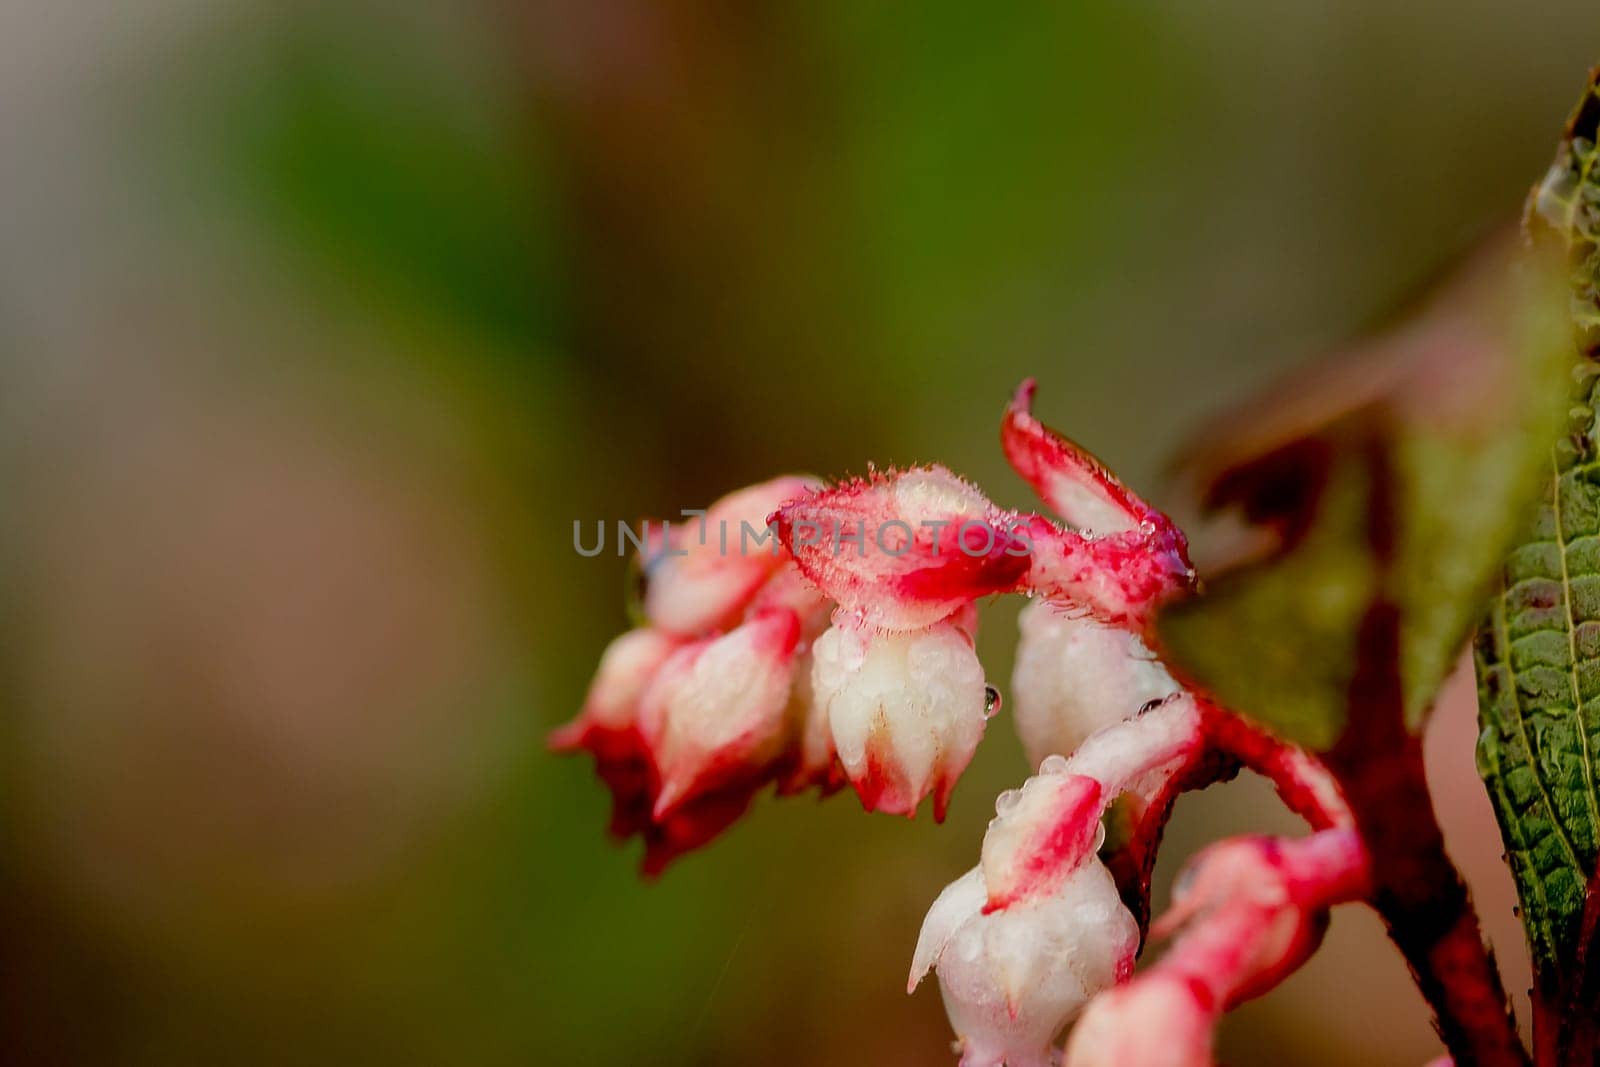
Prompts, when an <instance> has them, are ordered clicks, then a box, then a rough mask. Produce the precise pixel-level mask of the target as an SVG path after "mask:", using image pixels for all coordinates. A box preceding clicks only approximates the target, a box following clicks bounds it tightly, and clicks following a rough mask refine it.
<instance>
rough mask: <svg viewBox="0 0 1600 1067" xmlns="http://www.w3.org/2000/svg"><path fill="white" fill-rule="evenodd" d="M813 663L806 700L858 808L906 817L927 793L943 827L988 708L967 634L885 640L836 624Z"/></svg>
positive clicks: (954, 629) (938, 631) (943, 627)
mask: <svg viewBox="0 0 1600 1067" xmlns="http://www.w3.org/2000/svg"><path fill="white" fill-rule="evenodd" d="M812 655H813V657H814V665H813V667H812V677H811V685H812V692H813V699H814V700H815V701H816V703H817V706H818V707H819V708H825V709H826V711H827V716H828V726H829V730H830V732H831V734H832V737H833V743H834V745H835V747H836V750H837V752H838V756H839V762H840V763H841V764H842V765H843V768H844V772H845V774H846V775H847V776H848V777H849V779H850V782H851V784H852V785H854V786H855V789H856V793H857V795H858V796H860V798H861V803H862V805H863V806H864V807H866V808H867V810H869V811H883V812H888V813H890V814H893V815H908V816H909V815H914V814H916V810H917V806H918V805H919V804H920V803H921V802H922V798H923V797H926V796H929V795H931V796H932V797H933V805H934V818H935V819H939V820H943V818H944V813H945V809H946V806H947V805H948V803H949V799H950V791H951V789H952V788H954V786H955V783H956V779H958V778H959V777H960V776H961V772H962V771H964V770H966V767H967V764H968V763H969V762H971V760H972V754H973V753H974V752H975V751H976V750H977V747H978V742H979V740H981V739H982V737H983V727H984V720H985V718H986V715H987V709H988V702H989V697H988V690H987V687H986V686H985V685H984V681H983V666H982V664H980V663H979V662H978V655H977V653H976V652H975V651H974V650H973V647H972V638H971V636H970V635H969V634H968V633H967V632H966V631H965V630H963V629H962V628H961V627H960V626H958V625H956V624H954V623H948V622H947V623H940V624H938V625H935V626H930V627H928V628H927V629H925V630H914V631H911V632H908V633H888V634H886V633H876V632H874V631H871V630H866V629H862V628H860V627H855V626H837V625H836V626H834V627H833V628H832V629H830V630H828V631H827V632H825V633H824V634H823V635H822V636H821V637H819V638H818V639H817V641H816V644H815V645H814V646H813V649H812Z"/></svg>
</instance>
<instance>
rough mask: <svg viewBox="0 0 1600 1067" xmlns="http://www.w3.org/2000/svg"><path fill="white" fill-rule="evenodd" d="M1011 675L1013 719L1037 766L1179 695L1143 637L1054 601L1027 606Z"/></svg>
mask: <svg viewBox="0 0 1600 1067" xmlns="http://www.w3.org/2000/svg"><path fill="white" fill-rule="evenodd" d="M1018 622H1019V625H1020V627H1021V631H1022V640H1021V641H1020V643H1019V644H1018V645H1017V660H1016V667H1015V669H1014V670H1013V672H1012V675H1011V693H1010V697H1011V700H1012V705H1011V707H1012V716H1013V720H1014V721H1015V723H1016V727H1017V733H1018V734H1019V735H1020V736H1021V737H1022V746H1023V749H1024V751H1026V752H1027V754H1028V760H1029V762H1030V763H1032V764H1033V765H1034V766H1036V767H1037V766H1038V765H1039V762H1040V761H1041V760H1043V759H1044V758H1045V757H1046V756H1048V755H1051V754H1052V753H1056V754H1059V755H1063V756H1066V755H1071V754H1072V752H1073V751H1074V750H1075V749H1076V748H1077V747H1078V746H1079V745H1080V744H1082V743H1083V739H1084V738H1086V737H1088V736H1089V735H1090V734H1092V733H1094V732H1095V731H1096V730H1098V729H1100V728H1101V727H1104V726H1110V725H1111V724H1112V723H1116V722H1120V721H1122V720H1123V719H1131V718H1132V717H1133V716H1134V715H1137V714H1138V713H1139V709H1140V708H1142V707H1144V706H1145V705H1146V704H1148V703H1149V702H1150V701H1152V700H1161V699H1164V698H1166V697H1168V696H1170V695H1171V694H1173V693H1175V692H1177V691H1178V684H1177V683H1176V682H1174V681H1173V680H1172V676H1171V675H1170V674H1168V673H1167V671H1166V668H1165V667H1163V666H1162V665H1161V663H1160V661H1158V660H1157V659H1156V657H1155V654H1154V653H1153V652H1151V651H1150V649H1149V648H1147V647H1146V646H1145V643H1144V641H1143V640H1141V639H1140V638H1139V636H1138V635H1137V634H1134V633H1132V632H1130V631H1128V630H1123V629H1118V628H1115V627H1111V626H1106V625H1103V624H1101V623H1098V622H1096V621H1095V620H1093V619H1089V618H1082V617H1079V616H1075V615H1073V614H1071V613H1070V612H1069V611H1067V610H1065V609H1063V608H1062V607H1060V606H1058V605H1055V604H1051V603H1050V602H1049V601H1036V602H1034V603H1032V604H1029V605H1028V606H1027V607H1025V608H1023V609H1022V613H1021V615H1020V616H1019V619H1018Z"/></svg>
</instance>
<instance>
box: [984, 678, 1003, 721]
mask: <svg viewBox="0 0 1600 1067" xmlns="http://www.w3.org/2000/svg"><path fill="white" fill-rule="evenodd" d="M998 714H1000V690H998V689H996V688H995V687H994V686H992V685H986V686H984V687H983V717H984V718H985V719H992V718H994V717H995V716H996V715H998Z"/></svg>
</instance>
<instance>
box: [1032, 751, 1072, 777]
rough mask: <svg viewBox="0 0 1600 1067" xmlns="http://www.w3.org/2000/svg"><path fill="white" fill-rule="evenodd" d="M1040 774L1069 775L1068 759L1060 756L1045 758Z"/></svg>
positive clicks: (1040, 767) (1040, 766) (1040, 765)
mask: <svg viewBox="0 0 1600 1067" xmlns="http://www.w3.org/2000/svg"><path fill="white" fill-rule="evenodd" d="M1039 773H1040V774H1066V773H1067V757H1065V756H1058V755H1051V756H1046V757H1045V758H1044V762H1043V763H1041V764H1039Z"/></svg>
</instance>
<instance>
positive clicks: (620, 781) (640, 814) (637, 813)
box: [549, 629, 683, 837]
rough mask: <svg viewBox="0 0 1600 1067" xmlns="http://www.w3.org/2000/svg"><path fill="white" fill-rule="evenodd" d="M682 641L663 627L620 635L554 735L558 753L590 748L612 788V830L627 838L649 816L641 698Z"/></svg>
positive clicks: (553, 747)
mask: <svg viewBox="0 0 1600 1067" xmlns="http://www.w3.org/2000/svg"><path fill="white" fill-rule="evenodd" d="M682 645H683V642H682V641H681V640H679V639H678V638H675V637H672V636H671V635H669V634H665V633H662V632H661V631H660V630H654V629H639V630H630V631H629V632H627V633H625V634H623V635H622V636H620V637H618V638H617V639H616V640H614V641H612V642H611V644H610V645H608V646H607V647H606V650H605V652H604V653H603V654H602V655H601V657H600V669H599V671H598V672H597V673H596V674H595V678H594V681H593V682H592V683H591V684H590V686H589V695H588V697H587V699H585V700H584V703H583V711H582V712H581V713H579V715H578V717H577V718H576V719H574V720H572V721H571V722H569V723H567V724H566V725H565V726H563V727H561V728H560V729H558V730H556V731H554V732H553V733H552V734H551V735H550V741H549V745H550V748H551V750H552V751H555V752H578V751H587V752H589V753H590V754H591V755H592V756H593V757H594V761H595V773H596V774H598V775H599V776H600V778H601V780H602V781H604V782H605V783H606V786H607V788H609V789H610V791H611V799H612V805H611V826H610V830H611V833H612V834H613V835H615V836H617V837H626V836H628V835H629V834H633V833H636V832H638V831H639V830H641V829H642V828H643V827H644V826H645V825H646V824H648V822H649V821H650V809H651V807H652V806H653V801H652V799H651V768H650V758H649V755H648V753H646V751H645V748H644V743H643V741H642V740H641V739H640V737H639V732H638V729H637V719H638V710H639V700H640V698H641V697H642V696H643V695H644V691H645V689H646V688H647V687H648V686H649V684H650V682H651V680H652V679H653V678H654V677H655V676H656V673H657V672H658V671H659V670H660V669H661V665H662V664H663V663H665V662H666V661H667V659H668V658H669V657H670V656H671V655H672V653H674V652H675V651H677V650H678V649H679V648H681V647H682Z"/></svg>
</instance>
